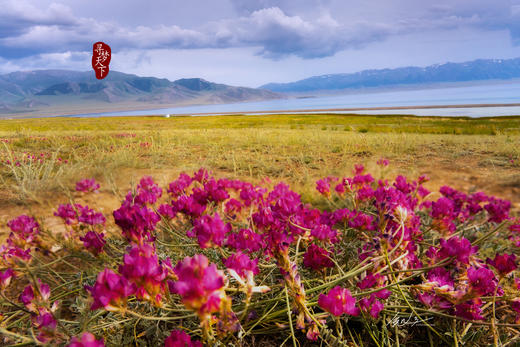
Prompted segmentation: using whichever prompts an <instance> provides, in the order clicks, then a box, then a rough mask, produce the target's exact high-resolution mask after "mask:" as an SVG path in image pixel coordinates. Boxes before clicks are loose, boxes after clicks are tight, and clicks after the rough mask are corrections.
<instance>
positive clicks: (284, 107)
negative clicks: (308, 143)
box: [69, 81, 520, 117]
mask: <svg viewBox="0 0 520 347" xmlns="http://www.w3.org/2000/svg"><path fill="white" fill-rule="evenodd" d="M514 103H520V82H518V81H511V82H503V83H496V84H480V85H471V86H456V87H436V88H428V89H416V90H410V89H408V90H391V91H379V92H374V91H371V92H364V93H363V92H356V93H349V94H343V95H334V96H320V97H308V98H289V99H277V100H267V101H256V102H241V103H230V104H217V105H196V106H185V107H173V108H163V109H150V110H143V111H121V112H105V113H89V114H78V115H69V116H74V117H104V116H140V115H157V114H171V115H172V116H175V115H187V114H188V115H197V114H198V115H204V114H225V113H233V112H243V113H248V114H255V111H287V112H288V111H291V110H305V111H306V112H308V111H310V112H312V110H325V109H337V108H373V107H383V108H384V107H400V106H403V107H411V108H409V109H403V110H355V111H333V112H334V113H359V114H414V115H424V116H469V117H487V116H507V115H520V106H509V107H504V106H497V107H471V108H428V109H414V108H413V106H424V105H431V106H435V105H482V104H514ZM324 112H325V111H320V113H324Z"/></svg>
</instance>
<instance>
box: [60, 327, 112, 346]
mask: <svg viewBox="0 0 520 347" xmlns="http://www.w3.org/2000/svg"><path fill="white" fill-rule="evenodd" d="M67 347H105V343H104V342H103V338H100V339H99V340H96V337H95V336H94V335H92V334H91V333H89V332H88V331H86V332H84V333H83V334H81V339H79V340H78V338H77V337H75V336H74V337H73V338H72V339H71V340H70V343H69V344H68V345H67Z"/></svg>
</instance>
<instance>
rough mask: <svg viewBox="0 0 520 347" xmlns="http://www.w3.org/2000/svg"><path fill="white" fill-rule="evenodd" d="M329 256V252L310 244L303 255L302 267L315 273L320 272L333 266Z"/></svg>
mask: <svg viewBox="0 0 520 347" xmlns="http://www.w3.org/2000/svg"><path fill="white" fill-rule="evenodd" d="M330 256H331V254H330V252H329V251H327V250H326V249H323V248H321V247H319V246H316V245H315V244H311V245H310V246H309V248H308V249H307V252H305V254H304V255H303V265H304V266H305V267H308V268H311V269H314V270H316V271H321V270H323V269H324V268H328V267H333V266H334V263H333V262H332V260H331V259H330Z"/></svg>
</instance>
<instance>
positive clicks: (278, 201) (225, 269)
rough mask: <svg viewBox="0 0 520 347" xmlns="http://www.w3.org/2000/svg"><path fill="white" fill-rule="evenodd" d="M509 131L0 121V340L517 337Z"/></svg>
mask: <svg viewBox="0 0 520 347" xmlns="http://www.w3.org/2000/svg"><path fill="white" fill-rule="evenodd" d="M403 122H404V123H403ZM519 129H520V119H519V118H518V117H516V118H514V117H512V118H507V117H504V118H497V119H491V118H490V119H480V120H467V119H449V120H448V119H440V118H434V117H431V118H430V117H423V118H413V117H409V118H403V117H380V116H349V115H347V116H338V115H325V116H319V117H318V116H304V115H294V116H280V117H265V116H263V117H260V116H259V117H252V116H233V117H225V116H223V117H192V118H183V117H179V118H173V119H172V118H171V119H164V118H157V117H155V118H154V117H152V118H138V117H136V118H132V119H129V118H121V119H94V120H93V119H81V120H69V119H31V120H13V121H0V345H14V346H22V345H49V346H89V347H93V346H96V347H98V346H159V345H165V346H201V345H208V346H218V345H229V346H266V347H267V346H280V345H289V346H290V345H292V346H315V345H316V346H342V345H345V346H399V345H401V346H423V345H424V346H433V345H454V346H457V345H460V346H462V345H476V346H481V345H504V346H505V345H516V344H518V343H520V295H519V291H520V277H519V276H520V272H519V271H518V269H517V265H518V260H517V256H518V247H519V246H520V219H519V215H518V212H519V210H520V208H519V205H518V193H519V192H520V190H519V188H520V176H519V175H518V171H517V170H518V167H520V150H519V148H520V137H519V136H518V135H519V134H518V133H519ZM379 158H389V160H388V159H379ZM361 163H363V164H364V166H363V165H361ZM201 167H203V168H201ZM423 173H427V175H428V176H430V178H428V177H427V176H426V175H423ZM152 177H153V178H152ZM450 186H454V187H456V188H457V189H455V188H452V187H450ZM430 190H431V192H430ZM495 195H496V197H495ZM508 200H511V202H510V201H508ZM17 216H18V217H17Z"/></svg>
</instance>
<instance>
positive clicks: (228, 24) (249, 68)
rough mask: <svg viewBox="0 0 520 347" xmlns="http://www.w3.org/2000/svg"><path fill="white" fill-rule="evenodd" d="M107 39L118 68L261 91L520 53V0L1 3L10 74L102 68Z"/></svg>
mask: <svg viewBox="0 0 520 347" xmlns="http://www.w3.org/2000/svg"><path fill="white" fill-rule="evenodd" d="M97 41H103V42H105V43H107V44H108V45H110V47H111V49H112V59H111V63H110V69H111V70H117V71H121V72H125V73H133V74H137V75H140V76H154V77H161V78H168V79H170V80H175V79H179V78H189V77H201V78H205V79H207V80H209V81H213V82H218V83H226V84H231V85H241V86H249V87H258V86H260V85H262V84H265V83H269V82H291V81H295V80H299V79H303V78H306V77H310V76H316V75H323V74H332V73H349V72H356V71H361V70H365V69H381V68H395V67H402V66H428V65H432V64H442V63H445V62H448V61H449V62H463V61H469V60H474V59H508V58H516V57H520V0H436V1H431V0H278V1H277V0H257V1H250V0H188V1H187V0H183V1H178V0H148V1H143V0H37V1H36V0H34V1H30V0H0V74H3V73H9V72H13V71H19V70H36V69H68V70H80V71H87V70H91V56H92V44H93V43H94V42H97ZM92 73H94V71H92Z"/></svg>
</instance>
